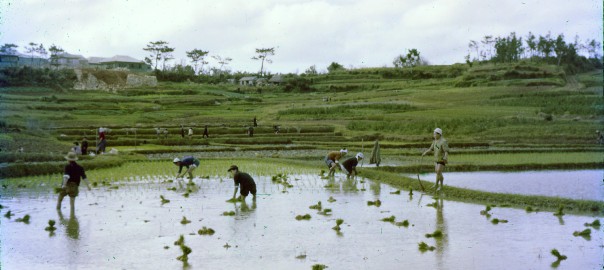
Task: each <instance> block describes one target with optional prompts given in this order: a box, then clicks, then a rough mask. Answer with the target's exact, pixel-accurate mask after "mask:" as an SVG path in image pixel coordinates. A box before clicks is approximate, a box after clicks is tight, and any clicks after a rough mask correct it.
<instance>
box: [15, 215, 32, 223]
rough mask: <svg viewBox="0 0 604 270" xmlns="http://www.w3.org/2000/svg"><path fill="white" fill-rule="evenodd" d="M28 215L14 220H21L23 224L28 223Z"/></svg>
mask: <svg viewBox="0 0 604 270" xmlns="http://www.w3.org/2000/svg"><path fill="white" fill-rule="evenodd" d="M29 218H30V216H29V215H25V216H23V217H22V218H18V219H15V221H16V222H23V223H25V224H29Z"/></svg>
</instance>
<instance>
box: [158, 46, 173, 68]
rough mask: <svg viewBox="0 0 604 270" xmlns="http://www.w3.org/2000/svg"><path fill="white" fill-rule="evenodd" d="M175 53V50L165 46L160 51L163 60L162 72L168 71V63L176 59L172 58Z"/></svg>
mask: <svg viewBox="0 0 604 270" xmlns="http://www.w3.org/2000/svg"><path fill="white" fill-rule="evenodd" d="M173 51H174V48H170V47H168V46H164V47H163V48H162V49H161V50H160V52H161V59H162V71H166V62H167V61H170V60H172V59H174V56H172V52H173Z"/></svg>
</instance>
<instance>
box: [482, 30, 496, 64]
mask: <svg viewBox="0 0 604 270" xmlns="http://www.w3.org/2000/svg"><path fill="white" fill-rule="evenodd" d="M480 42H481V43H482V47H483V52H482V53H481V54H480V55H481V56H482V60H487V57H488V58H491V57H493V52H492V51H493V50H492V48H493V43H494V42H495V40H494V39H493V36H490V35H487V36H484V38H483V39H482V41H480Z"/></svg>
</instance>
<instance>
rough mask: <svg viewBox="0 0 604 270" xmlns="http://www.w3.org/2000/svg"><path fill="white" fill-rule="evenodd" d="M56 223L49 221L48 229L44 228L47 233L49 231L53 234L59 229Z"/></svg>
mask: <svg viewBox="0 0 604 270" xmlns="http://www.w3.org/2000/svg"><path fill="white" fill-rule="evenodd" d="M55 223H56V222H55V221H54V220H52V219H51V220H49V221H48V227H46V228H44V230H45V231H49V232H51V233H52V232H54V231H55V230H56V229H57V227H55Z"/></svg>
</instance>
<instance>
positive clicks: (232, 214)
mask: <svg viewBox="0 0 604 270" xmlns="http://www.w3.org/2000/svg"><path fill="white" fill-rule="evenodd" d="M222 215H223V216H234V215H235V211H224V212H222Z"/></svg>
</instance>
